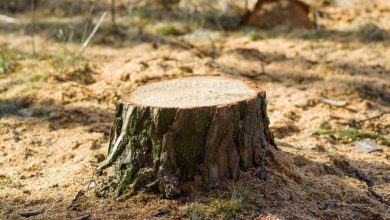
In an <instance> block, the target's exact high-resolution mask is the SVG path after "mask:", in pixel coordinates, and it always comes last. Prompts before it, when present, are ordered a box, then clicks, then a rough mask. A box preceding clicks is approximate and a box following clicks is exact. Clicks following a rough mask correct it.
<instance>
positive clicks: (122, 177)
mask: <svg viewBox="0 0 390 220" xmlns="http://www.w3.org/2000/svg"><path fill="white" fill-rule="evenodd" d="M268 125H269V121H268V117H267V114H266V94H265V91H263V90H261V89H258V88H256V86H255V85H253V84H251V83H249V82H245V81H241V80H238V79H233V78H227V77H222V76H204V75H203V76H202V75H198V76H191V77H185V78H180V79H172V80H167V81H161V82H154V83H149V84H146V85H143V86H140V87H138V88H137V89H135V90H134V91H133V92H131V93H130V94H129V95H128V96H126V97H123V98H122V101H120V102H119V103H118V104H117V107H116V113H115V119H114V125H113V127H112V130H111V137H110V143H109V149H108V156H107V159H106V160H105V161H104V162H103V163H102V164H101V165H100V167H99V168H98V170H99V171H103V170H104V169H105V168H107V167H110V166H113V165H115V166H113V167H114V169H113V170H115V172H114V173H115V175H116V176H117V177H118V179H119V182H118V184H116V186H115V188H116V195H117V196H118V197H119V196H121V195H123V194H124V193H126V194H127V193H132V192H134V191H136V190H139V189H157V190H158V191H159V192H160V193H161V194H162V195H163V196H165V197H166V198H172V197H175V196H177V195H179V194H180V192H181V189H180V184H179V182H181V181H188V180H192V179H193V178H194V177H195V176H201V177H202V180H203V181H204V182H205V183H207V184H210V185H211V186H213V185H216V184H220V183H222V182H223V181H224V180H225V179H227V178H230V179H234V178H235V179H237V178H238V176H239V174H240V172H241V171H245V170H248V169H249V168H255V169H257V171H258V172H259V173H262V172H264V163H265V157H266V154H267V151H268V150H269V149H270V148H276V145H275V142H274V140H273V136H272V133H271V132H270V130H269V128H268Z"/></svg>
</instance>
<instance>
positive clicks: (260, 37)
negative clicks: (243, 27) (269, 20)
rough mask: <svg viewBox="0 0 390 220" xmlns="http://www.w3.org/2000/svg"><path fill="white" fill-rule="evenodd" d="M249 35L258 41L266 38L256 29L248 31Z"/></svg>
mask: <svg viewBox="0 0 390 220" xmlns="http://www.w3.org/2000/svg"><path fill="white" fill-rule="evenodd" d="M247 35H248V37H249V38H250V39H251V40H252V41H258V40H262V39H264V37H263V36H261V35H260V34H259V32H257V31H256V30H253V29H252V30H250V31H249V32H248V33H247Z"/></svg>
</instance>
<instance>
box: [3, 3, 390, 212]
mask: <svg viewBox="0 0 390 220" xmlns="http://www.w3.org/2000/svg"><path fill="white" fill-rule="evenodd" d="M378 2H380V3H382V4H379V6H377V7H376V8H374V9H372V10H362V9H361V8H352V9H351V8H342V7H341V8H332V7H331V8H329V9H327V10H328V15H329V16H328V17H326V18H323V20H322V21H321V23H322V24H324V25H325V27H326V28H327V29H326V31H325V30H324V31H317V32H315V31H306V30H303V31H302V30H299V31H286V30H283V29H281V30H279V29H275V30H268V31H266V30H262V31H261V30H257V34H258V35H259V38H260V39H259V40H253V39H251V36H249V35H248V34H246V32H245V30H236V31H228V32H223V31H221V30H211V29H210V30H208V29H206V30H203V29H202V31H201V32H200V36H198V35H196V34H190V33H189V34H187V35H185V36H184V37H185V39H187V40H186V41H188V42H191V45H189V44H186V43H182V42H181V41H179V40H178V39H179V38H183V36H182V37H175V36H159V37H156V36H157V35H152V36H154V37H152V40H149V38H148V37H147V36H144V39H143V40H139V39H138V38H134V37H128V35H127V34H128V33H127V32H125V33H124V34H123V33H116V34H110V33H111V32H110V31H109V30H108V29H109V28H108V27H107V28H104V27H103V29H101V32H99V33H98V34H97V35H96V36H95V42H96V43H95V44H93V45H91V46H89V47H88V48H87V51H86V53H85V54H84V55H83V56H82V57H79V56H78V55H77V51H78V48H79V45H77V44H74V43H66V44H65V43H62V42H61V41H59V40H54V38H51V37H50V36H52V34H53V33H52V32H53V31H51V30H52V29H50V27H46V26H45V25H43V24H42V27H41V29H40V31H39V32H38V33H40V34H38V36H37V39H36V47H37V55H36V56H32V55H31V49H30V48H31V39H30V37H29V36H28V34H27V33H26V32H21V31H16V30H15V29H13V28H12V27H3V28H1V35H0V48H1V50H0V53H1V55H2V56H3V57H5V58H6V59H7V62H9V63H10V64H11V65H10V67H8V69H7V68H6V70H5V72H4V73H3V74H1V75H0V76H1V77H0V167H1V169H0V216H3V218H4V219H21V218H22V217H20V212H21V211H26V210H43V213H42V214H39V215H37V216H35V217H31V218H30V219H66V218H72V217H79V216H82V215H84V214H87V215H88V214H89V215H90V218H91V219H142V218H147V219H152V218H166V219H171V218H189V217H196V216H204V217H206V218H217V219H218V218H223V217H225V218H229V217H232V216H235V217H236V218H238V219H251V218H256V217H257V218H258V219H341V218H342V219H390V212H389V205H390V148H389V147H387V146H385V143H382V144H381V145H382V146H383V151H381V152H373V153H370V154H367V153H363V152H362V151H361V150H359V149H358V148H356V147H354V146H353V145H352V142H353V140H354V138H355V136H353V135H349V136H348V135H347V136H346V137H340V136H342V135H340V134H339V133H338V129H342V128H344V127H346V126H350V127H351V126H354V127H356V130H358V131H359V132H370V134H372V133H374V134H376V135H375V137H379V136H380V137H382V138H384V139H387V140H389V139H390V133H389V132H390V114H386V115H383V116H381V117H378V118H374V119H371V120H367V121H363V122H359V120H363V119H366V118H369V117H372V116H375V115H378V114H381V113H383V112H387V111H389V110H390V51H389V45H390V44H389V43H390V42H389V40H384V41H379V42H371V40H372V39H365V38H364V36H363V37H362V36H361V35H360V34H359V32H358V31H356V29H355V26H356V25H358V24H356V23H358V22H359V19H360V18H362V17H363V18H364V19H367V20H369V21H374V22H375V23H376V24H378V25H380V26H381V27H388V25H389V21H390V17H389V14H390V13H389V12H390V7H389V6H388V5H385V3H384V1H378ZM42 16H44V15H42ZM18 19H20V20H21V21H24V22H28V17H27V15H21V16H20V17H18ZM48 20H49V19H48ZM61 21H62V22H67V20H66V18H63V19H62V20H61ZM359 24H360V23H359ZM178 25H180V24H178ZM386 25H387V26H386ZM107 26H108V25H107ZM358 26H359V25H358ZM121 28H122V29H123V27H121ZM126 30H127V29H126ZM203 32H206V33H207V34H208V36H213V39H214V40H213V41H212V42H211V41H210V40H209V39H208V37H206V39H203V38H202V36H203V35H202V33H203ZM195 33H197V32H196V31H195ZM145 35H147V34H145ZM194 37H195V38H197V40H193V38H194ZM145 39H146V40H145ZM367 40H368V41H367ZM194 45H195V46H196V48H194V47H193V46H194ZM262 62H263V64H264V69H265V71H266V74H262V75H259V76H257V77H252V78H251V79H252V80H253V81H254V82H256V83H257V84H258V86H259V87H261V88H264V89H265V90H266V91H267V98H268V115H269V117H270V120H271V129H272V131H273V132H274V135H275V138H276V140H277V143H278V145H279V148H280V151H279V152H277V153H275V154H274V155H272V157H271V158H274V160H271V161H270V162H269V168H268V170H267V171H268V175H267V179H266V180H260V179H259V178H257V177H256V176H255V175H253V174H252V173H251V172H250V171H249V172H247V173H245V174H243V175H242V176H241V179H240V181H239V182H237V183H233V182H228V183H226V184H225V185H224V186H221V187H220V188H218V189H215V190H213V191H211V192H206V191H205V190H202V188H200V187H198V186H197V185H195V186H192V185H189V186H188V187H187V188H186V189H187V190H186V192H185V195H184V196H183V197H181V198H178V199H176V200H166V199H163V198H160V197H158V196H156V195H153V194H150V193H146V192H142V193H139V194H137V195H135V196H133V197H131V198H129V199H127V200H125V201H115V200H114V198H112V197H110V196H109V197H107V198H99V197H97V196H96V195H95V189H96V187H95V182H94V181H93V180H94V179H95V176H94V169H95V167H96V165H97V162H98V161H99V160H100V157H101V156H102V155H105V154H106V151H107V145H108V137H109V129H110V126H111V120H112V118H113V111H114V107H115V101H116V100H117V99H118V98H119V97H120V96H121V95H122V94H126V93H127V92H128V91H129V90H130V89H132V88H134V87H135V86H136V85H139V84H141V83H145V82H148V81H150V80H156V79H163V78H170V77H176V76H182V75H188V74H229V75H232V74H233V75H237V76H239V75H240V74H241V75H256V74H258V73H260V72H261V63H262ZM323 98H329V99H332V100H338V101H340V100H343V101H344V100H345V101H347V103H346V105H345V106H343V107H337V106H334V105H329V104H326V103H324V102H323ZM319 128H326V129H328V130H329V128H331V129H333V130H334V131H335V132H334V134H330V135H321V136H315V135H312V134H313V132H314V131H318V130H319ZM370 137H371V136H370ZM376 141H377V142H379V143H380V142H381V141H383V140H382V139H381V138H378V139H377V140H376Z"/></svg>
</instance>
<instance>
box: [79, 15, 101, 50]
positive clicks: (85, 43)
mask: <svg viewBox="0 0 390 220" xmlns="http://www.w3.org/2000/svg"><path fill="white" fill-rule="evenodd" d="M106 16H107V12H104V13H103V14H102V16H100V18H99V21H98V22H97V23H96V25H95V27H94V28H93V30H92V32H91V34H90V35H89V36H88V38H87V40H86V41H85V42H84V43H83V45H82V46H81V48H80V55H81V54H82V53H83V52H84V50H85V48H86V47H87V46H88V43H89V42H90V41H91V39H92V37H93V36H94V35H95V34H96V32H97V30H98V29H99V27H100V25H101V24H102V23H103V21H104V19H105V18H106Z"/></svg>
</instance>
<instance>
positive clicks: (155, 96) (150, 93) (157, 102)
mask: <svg viewBox="0 0 390 220" xmlns="http://www.w3.org/2000/svg"><path fill="white" fill-rule="evenodd" d="M256 93H257V91H256V89H255V88H252V87H250V86H249V85H248V84H246V83H245V82H243V81H240V80H237V79H231V78H227V77H222V76H196V77H185V78H180V79H172V80H167V81H161V82H156V83H150V84H146V85H143V86H140V87H138V88H137V89H135V90H134V91H133V92H132V93H131V94H130V96H129V98H128V99H127V100H126V101H130V102H132V103H135V104H139V105H143V106H155V107H178V108H186V107H187V108H188V107H197V106H199V107H201V106H218V105H224V104H229V103H232V102H238V101H242V100H245V99H250V98H252V97H254V96H255V95H256Z"/></svg>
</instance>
